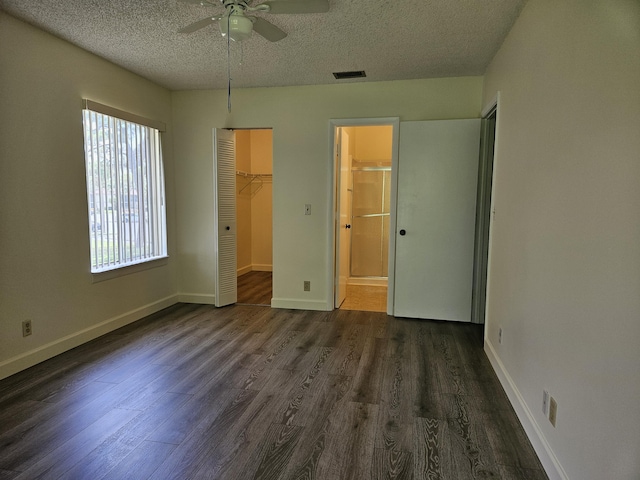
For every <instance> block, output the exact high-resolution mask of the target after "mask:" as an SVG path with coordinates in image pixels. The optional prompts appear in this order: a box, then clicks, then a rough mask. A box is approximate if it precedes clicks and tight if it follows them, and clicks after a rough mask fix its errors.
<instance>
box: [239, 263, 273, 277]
mask: <svg viewBox="0 0 640 480" xmlns="http://www.w3.org/2000/svg"><path fill="white" fill-rule="evenodd" d="M272 271H273V265H267V264H259V263H254V264H252V265H247V266H245V267H242V268H239V269H238V277H239V276H240V275H244V274H245V273H249V272H272Z"/></svg>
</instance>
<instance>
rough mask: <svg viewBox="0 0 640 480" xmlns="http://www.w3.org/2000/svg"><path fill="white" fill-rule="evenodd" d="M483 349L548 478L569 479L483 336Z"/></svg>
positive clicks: (511, 380) (496, 355)
mask: <svg viewBox="0 0 640 480" xmlns="http://www.w3.org/2000/svg"><path fill="white" fill-rule="evenodd" d="M484 351H485V353H486V354H487V357H488V358H489V362H491V366H492V367H493V369H494V370H495V372H496V374H497V375H498V379H499V380H500V383H501V384H502V387H503V388H504V391H505V392H506V394H507V396H508V397H509V401H510V402H511V405H512V406H513V409H514V410H515V412H516V415H517V416H518V419H519V420H520V423H521V424H522V427H523V428H524V431H525V433H526V434H527V437H528V438H529V441H530V442H531V445H532V446H533V449H534V450H535V451H536V453H537V454H538V458H539V459H540V462H541V463H542V466H543V467H544V470H545V472H546V473H547V476H548V477H549V480H569V477H568V476H567V473H566V472H565V471H564V469H563V468H562V465H560V462H559V461H558V458H557V457H556V456H555V454H554V453H553V450H551V446H550V445H549V442H547V439H546V438H545V436H544V434H543V433H542V430H541V429H540V426H539V425H538V422H536V420H535V418H534V417H533V414H532V413H531V410H530V409H529V407H528V406H527V404H526V403H525V401H524V398H523V397H522V395H521V394H520V391H519V390H518V388H517V387H516V385H515V383H514V382H513V379H512V378H511V376H510V375H509V373H508V372H507V370H506V368H505V367H504V364H503V363H502V361H501V360H500V357H498V354H497V353H496V350H495V349H494V348H493V345H492V344H491V341H490V340H489V339H488V338H485V341H484Z"/></svg>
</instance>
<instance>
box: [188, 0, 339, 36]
mask: <svg viewBox="0 0 640 480" xmlns="http://www.w3.org/2000/svg"><path fill="white" fill-rule="evenodd" d="M180 1H181V2H185V3H195V4H197V5H203V6H216V5H217V4H218V2H216V1H215V0H180ZM219 1H220V4H221V5H222V6H223V7H224V9H225V11H224V13H221V14H220V15H217V16H212V17H207V18H203V19H202V20H198V21H197V22H194V23H192V24H191V25H187V26H186V27H184V28H183V29H181V30H178V32H179V33H192V32H195V31H196V30H200V29H201V28H204V27H206V26H208V25H211V24H212V23H215V22H218V25H219V26H220V32H221V33H222V36H223V37H226V36H227V34H228V35H229V38H231V40H235V41H237V42H240V41H242V40H245V39H247V38H249V36H251V32H252V31H255V32H256V33H257V34H258V35H261V36H263V37H264V38H266V39H267V40H269V41H270V42H277V41H278V40H282V39H283V38H285V37H286V36H287V34H286V33H285V32H283V31H282V30H281V29H279V28H278V27H276V26H275V25H274V24H272V23H271V22H269V21H267V20H265V19H264V18H263V17H258V16H253V15H251V14H252V13H253V12H256V13H263V14H282V13H324V12H328V11H329V0H267V1H266V2H262V3H260V4H258V5H256V6H251V5H250V3H251V0H219ZM247 13H248V14H249V15H247Z"/></svg>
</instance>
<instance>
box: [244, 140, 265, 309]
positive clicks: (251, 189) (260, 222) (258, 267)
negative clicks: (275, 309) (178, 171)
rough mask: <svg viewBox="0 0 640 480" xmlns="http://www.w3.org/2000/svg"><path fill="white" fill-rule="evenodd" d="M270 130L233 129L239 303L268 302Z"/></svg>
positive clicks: (261, 303) (259, 303)
mask: <svg viewBox="0 0 640 480" xmlns="http://www.w3.org/2000/svg"><path fill="white" fill-rule="evenodd" d="M272 133H273V132H272V130H271V129H252V130H245V129H238V130H235V141H236V219H237V240H236V249H237V270H238V300H237V303H239V304H249V305H269V306H270V305H271V297H272V271H273V255H272V251H273V240H272V239H273V233H272V186H273V183H272V173H273V135H272Z"/></svg>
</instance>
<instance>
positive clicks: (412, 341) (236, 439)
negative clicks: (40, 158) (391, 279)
mask: <svg viewBox="0 0 640 480" xmlns="http://www.w3.org/2000/svg"><path fill="white" fill-rule="evenodd" d="M14 478H20V479H36V478H45V479H58V478H64V479H91V480H95V479H101V478H108V479H118V480H120V479H129V478H130V479H136V480H142V479H147V478H150V479H156V480H158V479H180V480H183V479H196V478H202V479H225V480H233V479H243V480H244V479H258V478H259V479H322V480H330V479H339V480H345V479H363V480H369V479H382V478H385V479H443V480H464V479H486V478H495V479H505V480H506V479H509V480H516V479H517V480H520V479H526V480H538V479H546V478H547V477H546V475H545V474H544V472H543V471H542V468H541V465H540V463H539V461H538V459H537V457H536V455H535V453H534V451H533V449H532V447H531V445H530V443H529V441H528V440H527V438H526V436H525V434H524V432H523V430H522V427H521V426H520V424H519V422H518V420H517V418H516V416H515V414H514V412H513V410H512V408H511V406H510V405H509V403H508V401H507V398H506V396H505V393H504V391H503V390H502V388H501V386H500V385H499V383H498V380H497V378H496V376H495V374H494V372H493V371H492V370H491V367H490V366H489V363H488V360H487V358H486V356H485V354H484V352H483V350H482V327H480V326H477V325H470V324H458V323H444V322H433V321H418V320H406V319H395V318H393V317H388V316H387V315H386V314H384V313H376V312H359V311H345V310H335V311H333V312H310V311H292V310H277V309H270V308H266V307H255V306H238V305H235V306H230V307H225V308H222V309H215V308H214V307H211V306H202V305H187V304H179V305H176V306H173V307H171V308H169V309H166V310H164V311H162V312H159V313H157V314H154V315H152V316H150V317H147V318H145V319H143V320H140V321H138V322H135V323H133V324H131V325H128V326H126V327H124V328H121V329H119V330H116V331H114V332H112V333H109V334H107V335H105V336H103V337H101V338H99V339H96V340H94V341H92V342H89V343H87V344H85V345H82V346H80V347H78V348H76V349H74V350H71V351H69V352H67V353H64V354H62V355H59V356H57V357H55V358H53V359H51V360H48V361H46V362H44V363H41V364H39V365H36V366H34V367H32V368H30V369H28V370H26V371H23V372H21V373H18V374H16V375H13V376H12V377H9V378H7V379H4V380H2V381H0V479H3V480H4V479H14Z"/></svg>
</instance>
